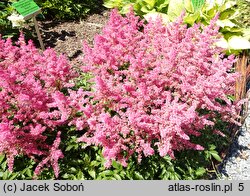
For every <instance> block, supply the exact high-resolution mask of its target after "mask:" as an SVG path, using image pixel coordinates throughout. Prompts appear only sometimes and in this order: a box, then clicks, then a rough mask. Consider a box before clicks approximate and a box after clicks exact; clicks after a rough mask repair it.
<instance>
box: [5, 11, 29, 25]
mask: <svg viewBox="0 0 250 196" xmlns="http://www.w3.org/2000/svg"><path fill="white" fill-rule="evenodd" d="M8 20H10V21H11V23H12V27H20V26H23V24H24V22H25V20H24V18H23V16H22V15H18V14H16V13H13V14H11V15H10V16H9V17H8Z"/></svg>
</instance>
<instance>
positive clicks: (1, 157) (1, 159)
mask: <svg viewBox="0 0 250 196" xmlns="http://www.w3.org/2000/svg"><path fill="white" fill-rule="evenodd" d="M4 158H5V155H0V163H2V161H3V160H4Z"/></svg>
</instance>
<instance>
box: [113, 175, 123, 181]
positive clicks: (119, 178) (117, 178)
mask: <svg viewBox="0 0 250 196" xmlns="http://www.w3.org/2000/svg"><path fill="white" fill-rule="evenodd" d="M114 177H115V179H116V180H122V178H121V176H119V175H118V174H114Z"/></svg>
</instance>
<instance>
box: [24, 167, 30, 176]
mask: <svg viewBox="0 0 250 196" xmlns="http://www.w3.org/2000/svg"><path fill="white" fill-rule="evenodd" d="M25 173H26V174H27V176H28V177H32V173H31V170H30V169H29V168H28V169H27V170H26V172H25Z"/></svg>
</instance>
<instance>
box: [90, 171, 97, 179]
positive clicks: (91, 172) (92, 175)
mask: <svg viewBox="0 0 250 196" xmlns="http://www.w3.org/2000/svg"><path fill="white" fill-rule="evenodd" d="M88 173H89V175H90V176H91V177H92V178H93V179H96V172H95V171H94V170H91V171H88Z"/></svg>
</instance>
